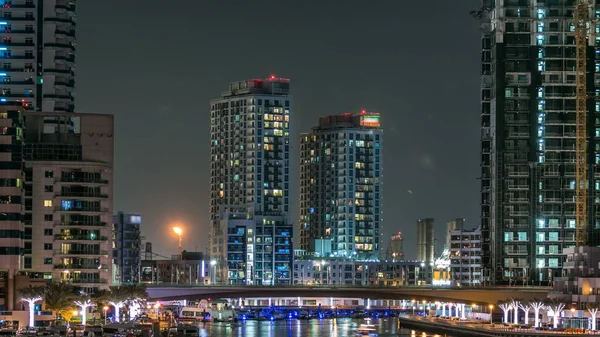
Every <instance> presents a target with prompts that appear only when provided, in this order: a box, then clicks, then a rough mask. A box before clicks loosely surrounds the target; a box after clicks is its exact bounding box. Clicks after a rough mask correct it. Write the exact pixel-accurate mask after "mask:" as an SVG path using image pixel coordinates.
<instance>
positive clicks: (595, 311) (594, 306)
mask: <svg viewBox="0 0 600 337" xmlns="http://www.w3.org/2000/svg"><path fill="white" fill-rule="evenodd" d="M587 310H588V311H589V313H590V320H591V321H592V331H596V316H597V315H598V305H597V304H588V305H587Z"/></svg>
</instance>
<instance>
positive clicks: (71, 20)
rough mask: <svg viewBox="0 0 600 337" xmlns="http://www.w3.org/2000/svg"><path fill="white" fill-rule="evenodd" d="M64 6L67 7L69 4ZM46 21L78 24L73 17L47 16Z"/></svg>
mask: <svg viewBox="0 0 600 337" xmlns="http://www.w3.org/2000/svg"><path fill="white" fill-rule="evenodd" d="M64 7H67V6H64ZM67 10H69V9H68V7H67ZM44 22H54V23H69V24H72V25H73V26H75V25H77V23H75V21H74V20H73V19H61V18H45V19H44Z"/></svg>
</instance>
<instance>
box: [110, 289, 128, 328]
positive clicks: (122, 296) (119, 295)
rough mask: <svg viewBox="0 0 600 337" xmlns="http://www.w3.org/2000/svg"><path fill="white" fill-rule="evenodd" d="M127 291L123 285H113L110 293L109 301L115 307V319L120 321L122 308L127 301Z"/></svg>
mask: <svg viewBox="0 0 600 337" xmlns="http://www.w3.org/2000/svg"><path fill="white" fill-rule="evenodd" d="M127 295H128V294H127V291H126V289H125V288H124V287H123V286H112V287H110V292H109V293H108V299H109V301H108V303H109V304H110V305H112V306H113V307H114V308H115V321H117V322H119V321H120V318H121V315H120V313H121V308H122V307H123V305H125V301H127Z"/></svg>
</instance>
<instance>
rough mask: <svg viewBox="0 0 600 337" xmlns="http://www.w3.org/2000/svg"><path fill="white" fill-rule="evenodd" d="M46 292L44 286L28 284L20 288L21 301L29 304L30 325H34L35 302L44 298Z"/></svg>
mask: <svg viewBox="0 0 600 337" xmlns="http://www.w3.org/2000/svg"><path fill="white" fill-rule="evenodd" d="M43 294H44V287H40V286H27V287H23V288H21V289H19V296H20V297H21V301H23V302H27V304H28V306H29V326H30V327H32V326H34V323H35V320H34V315H33V314H34V309H35V308H34V306H35V302H37V301H41V300H42V295H43Z"/></svg>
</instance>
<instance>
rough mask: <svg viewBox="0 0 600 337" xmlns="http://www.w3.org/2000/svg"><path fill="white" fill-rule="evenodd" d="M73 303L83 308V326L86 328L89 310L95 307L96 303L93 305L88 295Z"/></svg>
mask: <svg viewBox="0 0 600 337" xmlns="http://www.w3.org/2000/svg"><path fill="white" fill-rule="evenodd" d="M73 303H75V305H76V306H78V307H79V308H81V325H83V326H85V325H86V323H87V309H88V308H89V307H93V306H94V303H92V300H91V299H90V297H89V296H87V295H85V296H83V297H82V298H81V300H79V301H74V302H73Z"/></svg>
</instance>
